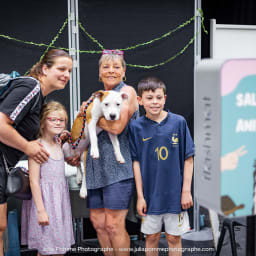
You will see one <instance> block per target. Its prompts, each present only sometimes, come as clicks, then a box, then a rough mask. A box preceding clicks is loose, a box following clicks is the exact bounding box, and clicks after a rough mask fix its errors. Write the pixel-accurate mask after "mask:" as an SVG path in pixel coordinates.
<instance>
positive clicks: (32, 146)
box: [24, 140, 49, 164]
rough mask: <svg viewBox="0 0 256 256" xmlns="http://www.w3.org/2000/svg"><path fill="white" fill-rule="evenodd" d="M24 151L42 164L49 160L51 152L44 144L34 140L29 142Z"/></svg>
mask: <svg viewBox="0 0 256 256" xmlns="http://www.w3.org/2000/svg"><path fill="white" fill-rule="evenodd" d="M24 153H25V154H26V155H27V156H28V157H31V158H32V159H34V160H35V161H36V162H37V163H38V164H42V163H44V162H46V161H47V160H48V157H49V153H48V152H47V150H46V149H45V148H44V147H43V145H42V144H41V143H40V142H39V141H37V140H32V141H29V142H27V145H26V147H25V151H24Z"/></svg>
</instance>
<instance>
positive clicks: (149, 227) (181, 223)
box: [141, 212, 190, 236]
mask: <svg viewBox="0 0 256 256" xmlns="http://www.w3.org/2000/svg"><path fill="white" fill-rule="evenodd" d="M163 224H164V227H165V232H166V233H167V234H169V235H174V236H181V235H182V234H184V233H186V232H188V231H189V230H190V226H189V218H188V213H187V212H182V213H180V214H173V213H165V214H160V215H147V216H145V217H143V218H142V223H141V232H142V233H144V234H146V235H151V234H156V233H158V232H161V230H162V226H163Z"/></svg>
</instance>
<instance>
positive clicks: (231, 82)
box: [221, 59, 256, 96]
mask: <svg viewBox="0 0 256 256" xmlns="http://www.w3.org/2000/svg"><path fill="white" fill-rule="evenodd" d="M255 74H256V60H255V59H251V60H250V59H241V60H239V59H234V60H228V61H226V62H225V63H224V64H223V67H222V70H221V96H225V95H227V94H229V93H231V92H232V91H234V90H235V89H236V87H237V85H238V84H239V81H240V80H241V79H242V78H243V77H246V76H248V75H255Z"/></svg>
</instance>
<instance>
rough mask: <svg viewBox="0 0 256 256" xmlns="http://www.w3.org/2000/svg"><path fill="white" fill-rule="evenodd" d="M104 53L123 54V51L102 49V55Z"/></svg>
mask: <svg viewBox="0 0 256 256" xmlns="http://www.w3.org/2000/svg"><path fill="white" fill-rule="evenodd" d="M104 54H117V55H124V51H121V50H103V51H102V55H104Z"/></svg>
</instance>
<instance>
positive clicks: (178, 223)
mask: <svg viewBox="0 0 256 256" xmlns="http://www.w3.org/2000/svg"><path fill="white" fill-rule="evenodd" d="M165 93H166V87H165V85H164V83H163V82H162V81H161V80H159V79H158V78H155V77H149V78H145V79H143V80H141V81H140V82H139V84H138V102H139V104H140V105H141V106H143V107H144V109H145V111H146V114H145V116H142V117H140V118H139V119H137V120H134V121H132V122H131V123H130V125H129V136H130V148H131V154H132V159H133V171H134V176H135V182H136V189H137V197H138V201H137V211H138V213H139V214H140V215H141V216H143V219H142V225H141V232H143V233H144V234H146V255H147V256H148V255H158V251H157V248H158V243H159V239H160V235H161V230H162V225H163V224H164V226H165V235H166V239H167V241H168V246H169V255H172V256H174V255H182V245H181V235H182V234H184V233H185V232H187V231H188V230H189V229H190V226H189V219H188V214H187V212H186V211H185V210H186V209H188V208H190V207H191V206H192V205H193V200H192V195H191V182H192V175H193V156H194V143H193V140H192V138H191V135H190V133H189V129H188V126H187V123H186V121H185V119H184V118H183V117H182V116H180V115H177V114H174V113H172V112H169V111H168V112H167V111H165V110H164V104H165V101H166V94H165ZM154 248H155V249H154Z"/></svg>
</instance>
